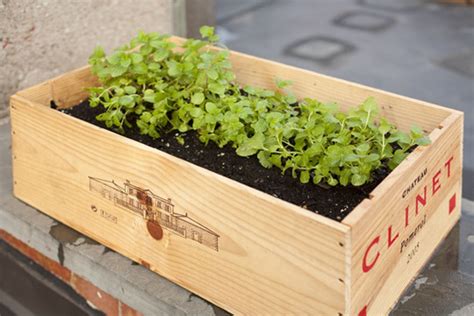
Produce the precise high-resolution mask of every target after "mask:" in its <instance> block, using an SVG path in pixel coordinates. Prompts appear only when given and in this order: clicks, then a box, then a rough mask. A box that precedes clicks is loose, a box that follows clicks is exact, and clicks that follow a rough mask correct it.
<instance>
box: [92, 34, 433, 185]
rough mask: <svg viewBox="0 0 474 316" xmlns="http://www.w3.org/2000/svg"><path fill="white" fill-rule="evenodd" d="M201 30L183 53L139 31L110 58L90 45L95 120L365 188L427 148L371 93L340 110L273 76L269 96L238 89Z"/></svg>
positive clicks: (224, 54)
mask: <svg viewBox="0 0 474 316" xmlns="http://www.w3.org/2000/svg"><path fill="white" fill-rule="evenodd" d="M200 31H201V35H202V37H203V39H202V40H198V39H189V40H187V41H185V42H184V43H183V44H182V45H180V48H181V49H180V50H175V48H176V45H175V44H174V43H172V42H171V41H170V40H169V37H168V36H166V35H160V34H157V33H144V32H140V33H139V34H138V35H137V37H135V38H133V39H132V40H131V41H130V43H129V44H128V45H125V46H123V47H120V48H118V49H116V50H115V51H114V52H113V53H112V54H110V55H106V54H105V52H104V50H103V49H102V48H100V47H98V48H96V49H95V51H94V52H93V54H92V55H91V56H90V59H89V63H90V64H91V66H92V72H93V73H94V74H95V75H97V77H98V78H99V80H100V82H101V84H102V85H101V86H99V87H94V88H90V98H89V101H90V106H92V107H96V106H99V105H100V106H102V107H103V109H104V112H103V113H101V114H99V115H98V116H97V119H98V120H100V121H103V122H104V123H105V125H106V126H107V127H108V128H115V129H117V130H118V131H121V132H123V131H124V129H125V128H130V127H131V126H132V124H136V125H137V126H138V128H139V129H140V132H141V133H142V134H145V135H149V136H151V137H153V138H158V137H160V134H162V133H167V132H169V131H172V130H177V131H179V132H180V133H185V132H187V131H191V130H193V131H196V132H197V134H198V135H199V139H200V141H201V142H203V143H205V144H207V143H208V142H214V143H216V144H217V145H219V146H221V147H222V146H226V145H230V146H233V147H234V148H235V150H236V153H237V154H238V155H240V156H244V157H247V156H254V155H255V156H256V159H258V160H259V162H260V164H261V165H262V166H263V167H265V168H271V167H277V168H279V169H281V170H282V172H284V173H285V172H288V173H291V175H292V176H293V177H295V178H296V177H298V178H299V180H300V181H301V182H302V183H308V182H310V181H312V182H313V183H316V184H317V183H320V182H325V183H328V184H329V185H332V186H334V185H337V184H341V185H343V186H346V185H349V184H351V185H353V186H361V185H364V184H366V183H368V182H369V181H371V179H372V173H373V171H374V170H376V169H378V168H381V167H383V166H388V167H389V168H391V169H393V168H395V167H396V166H397V165H398V164H400V163H401V161H402V160H403V159H404V158H405V157H406V156H407V155H408V153H409V151H410V150H411V149H412V148H413V147H414V146H417V145H426V144H429V143H430V140H429V138H427V137H426V136H424V133H423V132H422V131H421V129H420V128H417V127H414V128H413V129H412V130H411V131H410V132H409V133H404V132H401V131H399V130H397V128H396V127H395V126H394V125H392V124H391V123H389V122H388V121H387V120H386V119H384V118H382V117H380V116H379V114H378V112H379V111H378V107H377V104H376V102H375V100H374V99H373V98H371V97H369V98H367V100H365V101H364V102H363V103H362V104H360V105H359V106H357V107H355V108H353V109H351V110H350V111H348V112H347V113H344V112H340V111H338V109H337V105H336V104H333V103H321V102H319V101H317V100H315V99H310V98H306V99H304V100H300V101H298V100H297V99H296V97H295V96H294V95H293V94H292V93H291V90H290V86H291V84H292V83H291V82H290V81H287V80H281V79H278V80H276V86H275V89H276V90H275V91H271V90H267V89H262V88H258V87H250V86H247V87H240V86H238V85H237V84H236V83H235V81H234V80H235V75H234V73H233V72H232V70H231V63H230V61H229V52H228V51H227V50H226V49H222V50H211V49H210V48H211V46H212V45H214V44H216V43H217V42H218V41H219V37H218V36H217V35H216V34H215V33H214V28H212V27H209V26H203V27H201V29H200ZM241 88H242V89H241ZM131 117H134V118H136V119H135V122H130V118H131ZM178 142H179V143H180V144H183V143H184V138H182V136H178Z"/></svg>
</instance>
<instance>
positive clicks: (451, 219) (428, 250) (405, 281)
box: [353, 185, 461, 316]
mask: <svg viewBox="0 0 474 316" xmlns="http://www.w3.org/2000/svg"><path fill="white" fill-rule="evenodd" d="M460 196H461V190H460V185H458V186H455V187H454V188H453V190H451V191H450V192H449V194H448V195H447V198H446V199H445V200H444V201H443V202H442V203H441V204H440V205H439V207H438V209H437V210H436V211H435V215H434V216H432V218H430V220H429V222H428V224H427V226H426V229H424V230H422V233H420V234H419V235H418V236H416V237H415V239H414V240H413V243H414V246H413V247H412V248H411V250H410V252H408V253H406V255H405V256H404V257H403V258H402V260H399V261H398V262H396V264H395V266H394V268H393V273H391V275H390V277H389V278H388V279H387V280H386V281H385V283H384V285H383V287H382V288H381V289H380V290H379V291H378V292H377V295H376V297H375V298H374V299H372V300H371V301H369V302H368V303H367V304H365V305H361V304H359V307H360V306H362V307H361V308H362V309H364V308H366V315H374V316H376V315H382V314H386V313H388V312H389V311H390V310H391V309H393V307H394V306H395V305H396V303H397V301H398V298H399V297H400V295H402V293H403V292H404V291H405V290H406V289H407V288H408V287H409V286H410V285H411V283H412V282H413V280H414V279H415V278H416V276H417V275H418V274H419V273H420V271H421V270H422V269H423V268H424V266H425V265H426V264H427V263H428V262H429V260H430V259H431V256H432V255H433V253H434V252H435V251H436V249H437V248H438V247H439V245H440V243H441V242H442V241H443V240H444V239H445V238H446V236H447V235H448V234H449V233H450V232H451V230H452V229H453V227H454V225H456V223H457V222H458V221H459V218H460V217H461V204H460V203H461V199H460ZM453 201H454V202H453ZM408 265H410V267H409V268H407V266H408ZM407 269H408V271H407ZM353 312H354V313H356V312H358V309H357V308H356V309H354V310H353Z"/></svg>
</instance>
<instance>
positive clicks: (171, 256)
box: [11, 53, 463, 315]
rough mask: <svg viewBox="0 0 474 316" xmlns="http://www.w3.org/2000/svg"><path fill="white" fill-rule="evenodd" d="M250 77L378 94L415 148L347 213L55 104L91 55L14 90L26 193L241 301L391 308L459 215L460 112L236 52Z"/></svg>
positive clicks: (325, 92) (338, 311)
mask: <svg viewBox="0 0 474 316" xmlns="http://www.w3.org/2000/svg"><path fill="white" fill-rule="evenodd" d="M231 60H232V63H233V69H234V71H235V72H236V74H237V79H238V81H239V82H240V83H242V84H251V85H254V86H260V87H265V88H273V87H274V78H276V77H277V78H284V79H289V80H292V81H293V82H294V84H293V89H294V92H295V93H296V95H297V96H298V97H308V96H309V97H316V98H318V99H319V100H321V101H324V102H326V101H336V102H337V103H338V104H339V105H340V106H341V108H342V109H347V108H348V107H350V106H355V105H358V104H360V103H361V102H362V101H363V100H365V99H366V98H367V97H369V96H373V97H375V99H376V100H377V102H378V104H379V105H380V106H381V111H382V114H383V115H384V116H385V117H387V118H388V119H389V120H390V121H391V122H393V123H395V124H396V125H397V126H398V127H399V128H400V129H402V130H407V129H408V128H410V127H411V125H412V124H417V125H419V126H421V127H422V128H423V129H424V130H425V131H426V132H427V133H429V136H430V138H431V141H432V144H431V145H429V146H426V147H418V148H416V149H415V150H414V151H413V152H412V153H411V154H410V155H409V156H408V158H407V159H406V160H405V161H403V163H402V164H401V165H400V166H398V167H397V168H396V169H395V170H394V171H393V172H392V173H391V174H390V175H389V176H388V177H387V178H386V179H385V180H384V181H383V182H382V183H381V184H380V185H379V186H378V187H377V188H376V189H375V190H374V191H373V192H372V193H371V195H370V198H368V199H365V200H364V201H362V203H360V205H358V206H357V208H356V209H355V210H353V211H352V213H351V214H350V215H349V216H347V217H346V218H345V219H344V220H343V221H342V222H341V223H339V222H336V221H333V220H330V219H328V218H325V217H322V216H320V215H318V214H315V213H312V212H310V211H307V210H305V209H303V208H300V207H298V206H295V205H292V204H290V203H287V202H285V201H282V200H280V199H278V198H275V197H273V196H270V195H268V194H265V193H262V192H260V191H257V190H255V189H252V188H250V187H248V186H245V185H242V184H240V183H238V182H236V181H233V180H230V179H228V178H225V177H223V176H220V175H218V174H215V173H213V172H210V171H208V170H206V169H203V168H201V167H198V166H195V165H193V164H191V163H188V162H186V161H183V160H181V159H178V158H175V157H173V156H171V155H169V154H166V153H164V152H161V151H159V150H156V149H153V148H150V147H148V146H146V145H143V144H141V143H138V142H136V141H133V140H130V139H127V138H125V137H122V136H120V135H117V134H114V133H112V132H110V131H107V130H105V129H101V128H98V127H96V126H93V125H91V124H89V123H86V122H84V121H81V120H78V119H76V118H73V117H71V116H68V115H66V114H63V113H61V112H59V111H56V110H54V109H51V108H50V102H51V101H52V100H54V102H55V103H56V104H57V105H58V106H59V107H60V108H65V107H70V106H73V105H75V104H77V103H79V102H80V101H81V100H84V99H85V98H87V92H86V91H85V88H86V87H89V86H93V85H96V84H97V82H96V79H95V78H94V77H93V76H92V75H91V73H90V71H89V68H88V67H85V68H81V69H78V70H75V71H72V72H70V73H67V74H64V75H62V76H60V77H58V78H55V79H52V80H49V81H47V82H44V83H42V84H39V85H37V86H34V87H31V88H29V89H26V90H23V91H20V92H18V93H17V94H15V95H14V96H12V98H11V121H12V141H13V144H12V153H13V173H14V174H13V178H14V194H15V196H16V197H18V198H19V199H21V200H23V201H24V202H26V203H28V204H30V205H32V206H34V207H36V208H38V209H39V210H41V211H43V212H44V213H46V214H48V215H50V216H52V217H54V218H55V219H57V220H59V221H61V222H63V223H65V224H66V225H69V226H71V227H73V228H74V229H76V230H78V231H80V232H82V233H84V234H86V235H87V236H89V237H92V238H94V239H95V240H97V241H99V242H101V243H103V244H104V245H106V246H107V247H110V248H112V249H114V250H116V251H117V252H119V253H121V254H123V255H125V256H127V257H129V258H131V259H133V260H135V261H137V262H140V263H141V264H143V265H145V266H147V267H148V268H150V269H151V270H153V271H155V272H157V273H159V274H161V275H163V276H165V277H166V278H168V279H170V280H172V281H173V282H176V283H178V284H180V285H181V286H183V287H185V288H187V289H189V290H190V291H192V292H195V293H197V294H198V295H200V296H202V297H203V298H205V299H207V300H209V301H211V302H213V303H215V304H217V305H219V306H221V307H223V308H225V309H227V310H229V311H230V312H233V313H237V314H262V313H267V314H273V315H274V314H282V313H294V314H312V315H342V314H346V315H366V314H367V315H380V314H383V313H387V312H388V311H389V310H390V309H391V307H392V306H393V305H394V304H395V302H396V301H397V299H398V298H399V296H400V294H401V293H402V292H403V290H404V289H405V288H406V287H407V286H408V285H409V283H410V281H411V280H413V278H414V277H415V276H416V274H417V273H418V271H419V270H420V269H421V268H422V267H423V265H424V264H425V263H426V261H427V260H428V259H429V257H430V255H431V254H432V253H433V251H434V249H435V248H436V246H437V245H438V244H439V243H440V242H441V241H442V240H443V238H444V237H445V236H446V234H447V233H448V232H449V231H450V229H451V228H452V227H453V225H454V224H455V223H456V221H457V220H458V218H459V216H460V198H461V169H462V130H463V114H462V113H461V112H458V111H455V110H451V109H448V108H444V107H441V106H437V105H433V104H429V103H426V102H422V101H417V100H413V99H410V98H406V97H402V96H398V95H395V94H392V93H388V92H384V91H380V90H376V89H372V88H368V87H365V86H362V85H358V84H354V83H350V82H346V81H343V80H339V79H335V78H331V77H328V76H324V75H320V74H317V73H314V72H310V71H306V70H302V69H297V68H294V67H290V66H286V65H282V64H278V63H275V62H271V61H267V60H263V59H259V58H255V57H251V56H247V55H244V54H240V53H232V57H231Z"/></svg>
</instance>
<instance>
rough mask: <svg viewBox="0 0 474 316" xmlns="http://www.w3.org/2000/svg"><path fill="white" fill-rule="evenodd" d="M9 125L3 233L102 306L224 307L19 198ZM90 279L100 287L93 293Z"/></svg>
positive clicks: (145, 310) (150, 310)
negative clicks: (14, 185) (115, 302)
mask: <svg viewBox="0 0 474 316" xmlns="http://www.w3.org/2000/svg"><path fill="white" fill-rule="evenodd" d="M9 130H10V126H9V125H8V124H5V125H2V126H0V238H2V239H4V240H6V241H7V242H9V243H10V244H12V245H13V246H14V247H15V248H17V249H19V250H20V251H21V252H23V253H24V254H26V255H27V256H29V257H30V258H32V259H33V260H34V261H35V262H37V263H39V264H40V265H42V266H43V267H45V268H46V269H47V270H49V271H50V272H52V273H53V274H55V275H56V276H58V277H59V278H61V279H62V280H63V281H65V282H67V283H69V284H71V285H72V286H73V288H74V289H76V291H78V292H79V293H80V294H81V295H83V293H88V294H86V295H89V296H90V297H87V296H85V297H86V299H87V300H88V301H89V302H91V304H92V305H94V306H95V307H97V308H98V309H101V306H108V305H110V304H103V303H106V302H108V301H110V300H111V299H110V298H108V296H111V297H112V299H116V300H118V301H119V302H121V303H120V304H119V306H121V307H123V308H124V309H127V308H131V309H133V310H136V311H137V312H139V313H141V314H144V315H158V314H159V315H215V314H216V311H217V312H220V310H219V309H218V308H217V307H215V306H213V305H212V304H210V303H208V302H206V301H205V300H203V299H201V298H200V297H198V296H196V295H194V294H192V293H191V292H189V291H187V290H185V289H183V288H182V287H180V286H178V285H176V284H174V283H172V282H170V281H168V280H167V279H165V278H163V277H161V276H159V275H157V274H156V273H153V272H151V271H149V270H147V269H146V268H144V267H142V266H140V265H137V264H136V263H134V262H132V261H131V260H130V259H128V258H125V257H124V256H122V255H120V254H118V253H115V252H114V251H112V250H110V249H108V248H106V247H104V246H102V245H100V244H98V243H97V242H95V241H93V240H91V239H89V238H87V237H85V236H83V235H81V234H80V233H78V232H76V231H74V230H72V229H71V228H69V227H67V226H65V225H63V224H61V223H58V222H56V221H55V220H53V219H52V218H50V217H48V216H47V215H44V214H43V213H41V212H39V211H37V210H35V209H33V208H31V207H29V206H27V205H25V204H23V203H22V202H20V201H19V200H17V199H15V198H14V197H13V196H12V191H11V183H12V176H11V160H10V156H11V146H10V132H9ZM88 283H91V284H92V285H94V286H95V287H97V288H98V289H100V290H101V291H95V292H93V294H95V295H90V293H91V290H90V288H91V287H90V286H89V285H88ZM81 292H83V293H81ZM104 294H105V295H104ZM107 294H108V296H107ZM101 302H102V303H101ZM101 310H102V309H101ZM117 311H119V309H118V308H117ZM111 313H112V314H114V313H113V312H111ZM221 313H222V312H221ZM117 315H120V314H117ZM130 315H133V314H130Z"/></svg>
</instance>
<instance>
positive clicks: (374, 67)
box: [217, 0, 474, 200]
mask: <svg viewBox="0 0 474 316" xmlns="http://www.w3.org/2000/svg"><path fill="white" fill-rule="evenodd" d="M217 22H218V32H219V33H220V35H221V37H222V39H223V40H224V42H225V44H226V45H227V46H228V47H229V48H231V49H234V50H237V51H241V52H245V53H249V54H252V55H256V56H259V57H264V58H268V59H271V60H276V61H280V62H283V63H286V64H290V65H294V66H298V67H302V68H305V69H309V70H314V71H317V72H320V73H324V74H328V75H331V76H335V77H338V78H343V79H347V80H350V81H354V82H358V83H362V84H365V85H369V86H372V87H376V88H380V89H383V90H387V91H391V92H395V93H398V94H402V95H406V96H409V97H414V98H417V99H421V100H425V101H429V102H432V103H436V104H440V105H444V106H448V107H452V108H456V109H458V110H461V111H464V113H465V140H464V144H465V145H464V148H465V150H464V187H463V189H464V191H463V195H464V197H467V198H469V199H471V200H473V199H474V107H473V106H472V105H473V104H472V103H473V101H474V6H472V7H465V6H458V5H442V4H438V3H437V2H435V1H428V0H398V1H395V0H288V1H284V0H244V1H233V0H218V1H217Z"/></svg>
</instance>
